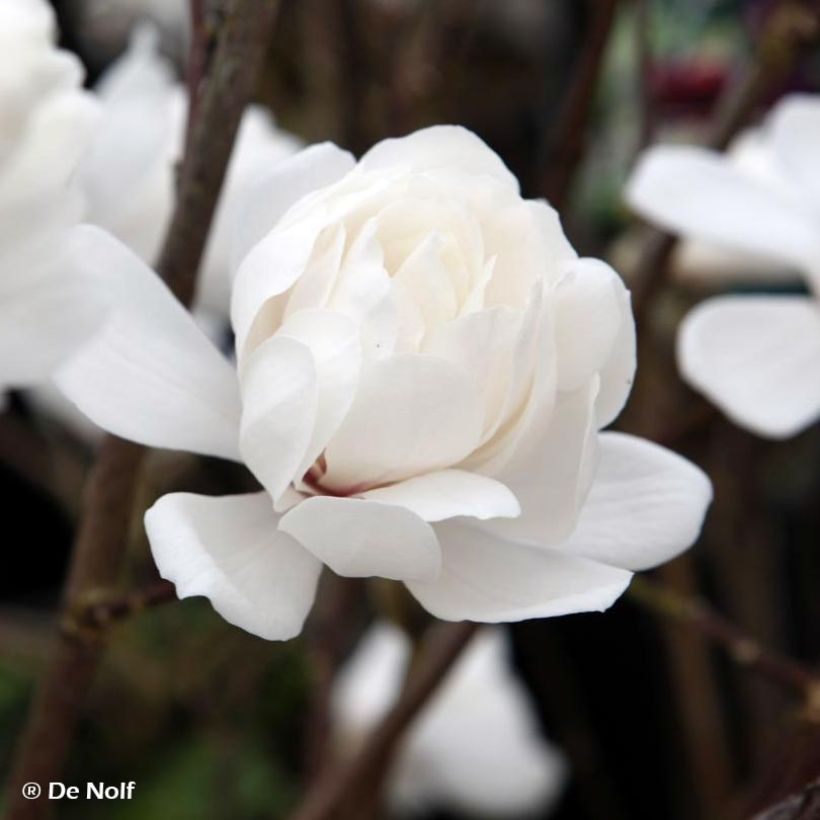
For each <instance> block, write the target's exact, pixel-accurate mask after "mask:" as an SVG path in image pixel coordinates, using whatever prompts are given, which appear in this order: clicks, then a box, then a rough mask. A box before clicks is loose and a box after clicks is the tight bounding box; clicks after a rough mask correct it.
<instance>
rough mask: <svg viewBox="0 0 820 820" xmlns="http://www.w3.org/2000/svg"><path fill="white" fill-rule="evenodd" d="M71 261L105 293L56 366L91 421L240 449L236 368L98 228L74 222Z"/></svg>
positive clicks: (156, 441)
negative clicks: (99, 325)
mask: <svg viewBox="0 0 820 820" xmlns="http://www.w3.org/2000/svg"><path fill="white" fill-rule="evenodd" d="M73 239H74V253H73V260H74V264H75V265H76V266H77V267H79V269H80V270H82V271H83V272H84V274H85V275H88V276H91V277H94V278H95V279H96V281H97V286H98V287H99V288H101V289H102V291H103V292H104V293H106V294H108V295H110V297H111V299H112V301H113V308H114V309H113V311H112V314H111V316H110V318H109V319H108V321H107V322H106V324H105V327H104V328H103V330H102V331H101V332H100V333H99V334H97V335H96V336H94V338H93V339H92V340H91V341H90V342H89V343H88V344H86V345H84V346H83V347H82V349H81V350H80V352H79V353H78V354H77V355H76V356H74V357H73V358H72V359H71V361H69V362H68V363H67V364H66V365H65V366H64V367H62V368H61V369H60V371H59V373H58V374H57V376H56V381H57V384H58V386H59V387H60V389H61V390H62V391H63V392H64V393H65V394H66V395H67V396H68V397H69V398H70V399H71V400H72V401H73V402H74V403H75V404H76V405H77V406H78V407H79V408H80V409H81V410H82V411H83V412H84V413H85V414H86V415H87V416H88V417H89V418H90V419H91V420H92V421H93V422H94V423H95V424H97V425H99V426H100V427H102V428H103V429H105V430H108V431H109V432H112V433H116V434H117V435H119V436H122V437H123V438H128V439H132V440H133V441H138V442H140V443H142V444H147V445H149V446H151V447H167V448H171V449H176V450H189V451H191V452H194V453H202V454H204V455H214V456H221V457H223V458H231V459H237V458H238V450H237V434H238V430H239V411H240V408H239V390H238V385H237V380H236V372H235V370H234V368H233V367H232V366H231V365H230V364H229V362H228V361H227V360H226V359H225V358H224V357H223V356H222V354H221V353H220V352H219V351H218V350H217V349H216V348H215V347H214V346H213V344H212V343H211V342H210V340H209V339H208V338H207V336H205V334H204V333H203V332H202V331H201V330H200V329H199V328H198V327H197V325H196V323H195V322H194V320H193V319H192V318H191V315H190V314H189V313H188V311H186V310H185V309H184V308H183V307H182V306H181V305H180V304H179V302H177V301H176V299H175V298H174V297H173V295H172V294H171V292H170V291H169V290H168V289H167V287H166V286H165V285H164V284H163V282H162V281H161V280H160V279H159V277H158V276H157V275H156V274H155V273H154V272H153V271H151V270H150V269H149V268H148V267H146V265H145V264H144V263H143V262H142V261H141V260H140V259H139V258H138V257H137V256H136V255H134V254H133V253H132V252H131V251H130V250H128V248H126V247H125V246H124V245H122V244H120V243H119V242H118V241H117V240H116V239H114V238H113V237H112V236H110V235H108V234H105V233H104V232H102V231H100V230H98V229H96V228H92V227H89V226H84V227H81V228H78V229H76V230H75V231H74V237H73Z"/></svg>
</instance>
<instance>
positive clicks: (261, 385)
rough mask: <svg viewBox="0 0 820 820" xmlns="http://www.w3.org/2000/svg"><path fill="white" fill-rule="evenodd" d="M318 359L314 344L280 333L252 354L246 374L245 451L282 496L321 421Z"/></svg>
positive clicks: (241, 440) (241, 441)
mask: <svg viewBox="0 0 820 820" xmlns="http://www.w3.org/2000/svg"><path fill="white" fill-rule="evenodd" d="M318 394H319V387H318V379H317V376H316V364H315V362H314V360H313V355H312V354H311V352H310V348H308V347H307V346H306V345H303V344H302V343H301V342H298V341H296V340H295V339H291V338H289V337H287V336H274V337H272V338H270V339H268V340H267V341H266V342H265V343H264V344H262V345H261V346H260V347H258V348H257V349H256V350H254V352H253V353H252V354H251V355H250V357H249V358H248V361H247V364H246V367H245V369H244V371H243V374H242V425H241V429H240V433H239V450H240V452H241V453H242V458H243V459H244V461H245V463H246V464H247V465H248V467H249V468H250V470H251V472H253V474H254V475H255V476H256V477H257V478H258V479H259V481H260V483H261V484H262V486H263V487H264V488H265V489H266V490H267V491H268V492H269V493H270V494H271V497H272V498H273V499H274V500H277V499H278V498H279V497H280V496H281V495H282V493H283V492H284V491H285V489H286V487H287V486H288V484H290V482H291V481H293V480H294V478H301V475H297V471H298V469H299V465H300V463H301V462H302V460H303V458H304V456H305V453H306V451H307V448H308V445H309V444H310V440H311V436H312V435H313V429H314V425H315V422H316V407H317V403H318Z"/></svg>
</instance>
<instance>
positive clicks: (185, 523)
mask: <svg viewBox="0 0 820 820" xmlns="http://www.w3.org/2000/svg"><path fill="white" fill-rule="evenodd" d="M145 528H146V531H147V532H148V538H149V540H150V542H151V551H152V552H153V555H154V560H155V561H156V562H157V567H158V569H159V571H160V574H161V575H162V577H163V578H167V579H168V580H169V581H173V582H174V584H176V588H177V594H178V595H179V597H180V598H188V597H190V596H192V595H204V596H205V597H207V598H208V599H209V600H210V601H211V604H212V605H213V607H214V609H215V610H216V611H217V612H218V613H219V614H220V615H221V616H222V617H223V618H224V619H225V620H226V621H228V622H229V623H232V624H234V625H235V626H238V627H241V628H242V629H245V630H247V631H248V632H251V633H252V634H254V635H259V636H260V637H261V638H266V639H267V640H287V639H289V638H293V637H295V636H296V635H298V634H299V633H300V632H301V631H302V625H303V623H304V621H305V617H306V616H307V614H308V612H309V611H310V607H311V606H312V604H313V599H314V596H315V594H316V584H317V582H318V580H319V574H320V572H321V570H322V564H321V563H320V562H319V561H317V560H316V558H314V557H313V556H312V555H311V554H310V553H309V552H308V551H307V550H305V549H304V548H303V547H302V546H300V545H299V544H298V543H297V542H296V541H294V540H293V538H291V537H290V536H289V535H287V534H285V533H284V532H281V531H280V530H278V529H277V528H276V515H275V514H274V512H273V509H272V507H271V504H270V499H269V498H268V496H267V494H266V493H253V494H250V495H234V496H224V497H221V498H211V497H208V496H201V495H192V494H191V493H173V494H171V495H165V496H163V497H162V498H160V499H159V501H157V502H156V504H154V506H153V507H151V508H150V509H149V510H148V512H147V513H146V514H145Z"/></svg>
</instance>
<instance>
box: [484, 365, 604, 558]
mask: <svg viewBox="0 0 820 820" xmlns="http://www.w3.org/2000/svg"><path fill="white" fill-rule="evenodd" d="M597 381H598V380H597V377H595V378H594V380H592V381H591V382H590V383H589V384H588V385H587V386H586V387H584V388H582V389H581V390H577V391H575V392H574V393H565V394H562V395H560V396H559V399H558V403H557V404H556V406H555V409H554V411H553V412H552V413H551V414H549V413H546V414H544V417H543V418H542V419H539V420H536V423H535V425H534V426H533V428H532V429H531V431H530V435H529V436H528V437H527V436H525V437H523V438H522V440H521V442H520V444H519V448H518V451H517V452H516V454H515V456H514V457H513V459H512V461H511V462H510V463H509V464H507V465H506V466H505V467H504V468H503V469H502V470H501V471H500V472H499V473H498V474H497V475H496V476H494V477H495V478H496V479H498V480H499V481H501V482H503V483H504V484H505V485H506V486H507V487H509V488H510V489H511V490H512V492H513V493H514V494H515V497H516V498H517V499H518V500H519V502H520V503H521V515H520V516H519V517H518V518H511V519H497V520H494V521H488V522H487V524H486V525H485V526H486V528H487V529H488V530H489V531H492V532H496V533H498V535H499V536H500V537H501V538H505V539H510V540H513V541H524V542H527V543H530V544H537V545H547V544H554V543H559V542H561V541H563V540H564V539H565V538H566V537H567V536H568V535H569V534H570V533H571V532H572V530H573V529H574V528H575V524H576V522H577V520H578V513H579V511H580V509H581V505H582V504H583V502H584V498H585V497H586V494H587V491H588V489H589V486H590V484H591V482H592V478H593V476H594V473H595V467H596V465H597V454H598V449H597V440H598V425H597V419H596V415H595V399H596V396H597V390H598V388H597Z"/></svg>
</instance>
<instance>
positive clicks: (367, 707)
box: [331, 623, 567, 818]
mask: <svg viewBox="0 0 820 820" xmlns="http://www.w3.org/2000/svg"><path fill="white" fill-rule="evenodd" d="M410 649H411V647H410V641H409V640H408V638H407V636H406V635H405V634H404V633H403V632H402V631H401V630H399V629H397V628H396V627H394V626H392V625H391V624H389V623H377V624H375V625H374V626H372V627H371V628H370V630H369V631H368V632H367V633H366V634H365V636H364V637H363V638H362V640H361V642H360V644H359V645H358V646H357V648H356V651H355V653H354V654H353V656H352V657H351V658H350V660H348V661H347V663H346V664H345V666H343V667H342V669H341V670H340V672H339V675H338V676H337V678H336V680H335V681H334V687H333V694H332V699H331V719H332V723H333V731H334V736H335V739H336V742H337V744H338V745H339V747H340V750H341V751H342V752H348V753H350V752H354V751H355V750H356V748H357V747H358V746H359V744H360V743H361V741H362V740H363V739H364V738H365V737H366V736H367V735H368V734H369V732H370V731H371V730H372V729H373V728H374V726H375V725H376V724H377V723H378V721H379V720H380V719H381V718H382V717H383V716H384V714H385V713H386V712H387V711H388V710H389V709H390V708H391V707H392V706H393V704H394V703H395V701H396V699H397V698H398V696H399V694H400V692H401V688H402V682H403V680H404V674H405V672H406V668H407V664H408V663H409V660H410ZM506 656H507V646H506V641H505V639H504V634H503V632H502V631H501V630H500V629H499V628H498V627H484V628H483V629H482V630H481V631H480V632H479V633H478V634H477V635H476V636H475V638H473V640H472V642H471V643H470V645H469V646H468V647H467V649H466V650H465V652H464V654H463V655H462V656H461V657H460V658H459V659H458V661H457V662H456V663H455V664H454V666H453V668H452V669H451V670H450V671H449V672H448V674H447V677H446V678H445V680H444V682H443V683H442V685H441V687H440V688H439V689H438V690H437V691H436V693H435V695H434V696H433V697H432V698H431V700H430V701H429V702H428V703H427V704H426V705H425V707H424V709H423V710H422V712H421V713H420V715H419V719H418V720H417V721H415V722H414V724H413V725H412V726H411V727H410V730H409V731H408V733H407V736H406V738H405V739H404V741H403V743H402V746H401V749H400V751H399V755H398V757H397V759H396V760H395V762H394V763H393V764H392V770H391V773H390V779H389V783H388V794H387V796H388V800H389V801H390V803H391V804H392V805H393V807H394V808H395V809H396V810H397V811H399V812H401V813H403V814H411V813H419V812H421V811H425V810H429V809H432V808H439V809H447V810H451V811H454V812H458V813H459V814H460V815H462V814H467V815H470V816H474V817H495V818H515V817H533V816H536V815H537V816H538V817H543V816H545V814H544V813H545V812H546V811H548V810H549V809H550V808H551V807H552V805H553V804H554V803H555V801H556V799H557V798H558V796H559V794H560V791H561V789H562V787H563V785H564V783H565V781H566V774H567V771H566V770H567V767H566V762H565V760H564V757H563V755H561V753H560V752H559V751H558V750H556V749H555V748H553V747H552V746H551V745H550V744H549V743H547V742H546V741H545V740H544V739H543V738H542V737H541V736H540V735H539V733H538V724H537V719H536V716H535V714H534V713H533V709H532V706H531V705H530V703H529V701H528V699H527V694H526V692H525V691H524V689H523V687H522V686H521V684H520V683H519V682H518V680H517V679H516V678H515V676H514V675H513V674H512V673H511V671H510V670H509V668H508V664H507V657H506Z"/></svg>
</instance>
